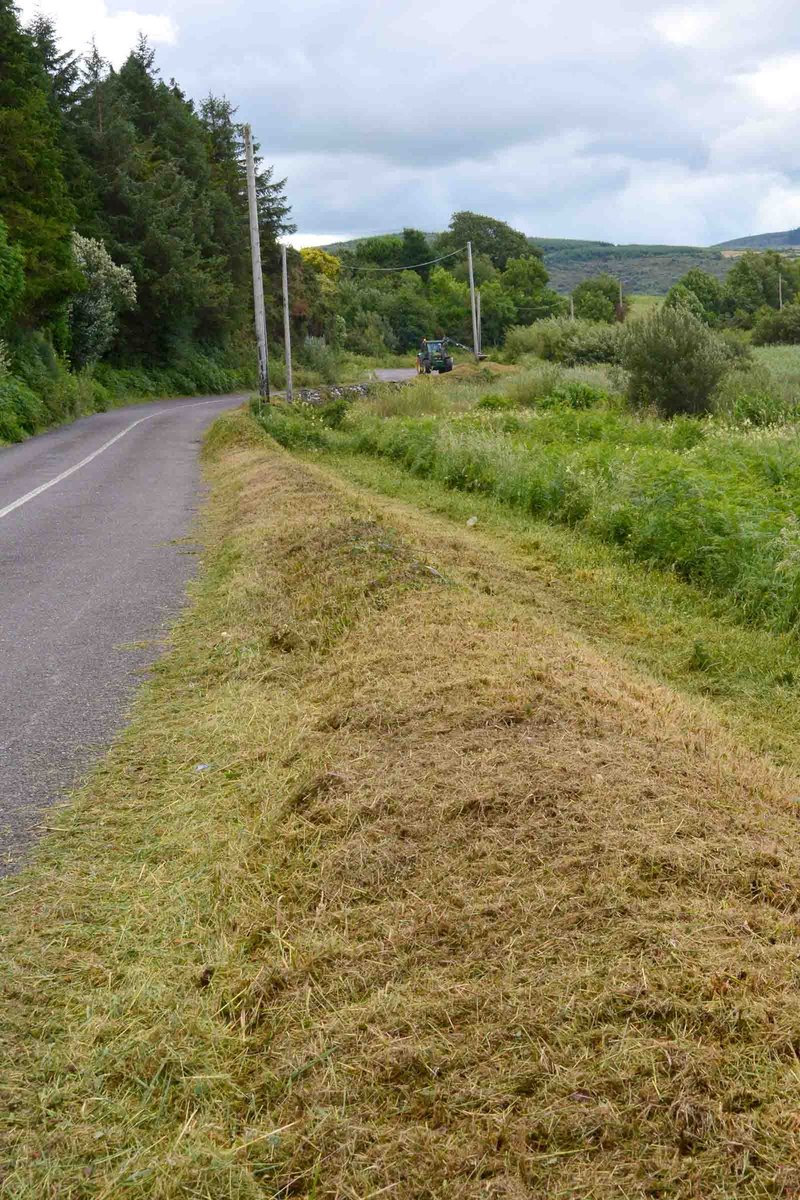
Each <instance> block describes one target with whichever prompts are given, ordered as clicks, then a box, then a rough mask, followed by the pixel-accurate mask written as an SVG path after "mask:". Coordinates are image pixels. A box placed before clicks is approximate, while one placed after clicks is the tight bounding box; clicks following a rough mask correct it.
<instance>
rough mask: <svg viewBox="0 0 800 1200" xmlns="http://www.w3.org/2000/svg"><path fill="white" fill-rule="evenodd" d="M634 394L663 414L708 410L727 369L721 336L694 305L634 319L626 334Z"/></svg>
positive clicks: (636, 401)
mask: <svg viewBox="0 0 800 1200" xmlns="http://www.w3.org/2000/svg"><path fill="white" fill-rule="evenodd" d="M621 350H622V365H623V366H624V367H625V368H626V370H627V371H628V372H629V375H630V379H629V384H628V398H629V400H630V402H631V403H632V404H633V405H635V406H643V405H652V406H653V407H654V408H655V409H656V410H657V411H658V412H659V413H660V414H661V415H662V416H666V417H672V416H674V415H675V414H676V413H694V414H698V413H705V412H708V411H709V410H710V408H711V406H712V396H713V393H714V389H715V388H716V386H717V384H718V383H719V381H720V379H721V378H722V376H723V375H724V373H725V370H726V354H725V352H724V349H723V346H722V343H721V342H720V340H719V338H717V337H715V336H714V334H713V333H711V331H710V330H709V329H708V327H707V326H706V325H704V324H703V322H702V321H700V320H699V319H698V318H697V317H695V316H693V314H692V313H691V312H689V311H688V309H686V308H684V307H682V306H678V307H675V308H669V307H667V306H666V305H665V306H664V307H663V308H661V309H658V310H657V311H656V312H654V313H653V314H651V315H650V316H649V317H645V318H644V319H643V320H641V321H637V322H635V323H633V324H631V325H629V326H628V327H627V328H626V329H625V331H624V335H623V339H622V346H621Z"/></svg>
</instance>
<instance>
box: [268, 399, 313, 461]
mask: <svg viewBox="0 0 800 1200" xmlns="http://www.w3.org/2000/svg"><path fill="white" fill-rule="evenodd" d="M260 421H261V424H262V425H263V426H264V428H265V429H266V431H267V433H268V434H270V436H271V437H274V438H275V441H276V442H280V444H281V445H282V446H286V448H287V449H288V450H301V449H302V450H310V449H315V448H318V447H321V446H325V445H326V444H327V440H328V432H327V428H326V426H325V425H324V423H323V421H322V420H321V418H320V415H319V409H317V408H313V407H312V406H311V405H308V404H307V405H301V404H298V405H296V406H293V407H291V408H288V407H285V406H283V405H277V404H270V405H268V406H267V408H266V409H265V410H264V412H263V414H262V416H261V417H260Z"/></svg>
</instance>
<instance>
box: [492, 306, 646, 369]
mask: <svg viewBox="0 0 800 1200" xmlns="http://www.w3.org/2000/svg"><path fill="white" fill-rule="evenodd" d="M621 328H622V327H621V326H620V325H618V324H614V325H606V324H603V323H601V322H598V321H580V320H576V321H570V320H569V319H568V318H566V317H552V318H550V319H549V320H546V321H536V322H535V323H534V324H533V325H527V326H524V325H515V326H514V327H513V328H511V329H509V331H508V333H507V334H506V342H505V347H506V357H507V358H509V359H510V360H511V361H512V362H518V361H519V359H520V358H521V357H522V356H523V355H525V354H536V355H537V356H538V357H539V358H543V359H545V360H546V361H548V362H556V363H562V364H563V365H564V366H568V367H572V366H578V365H580V364H591V363H611V362H617V361H618V359H619V344H620V333H621Z"/></svg>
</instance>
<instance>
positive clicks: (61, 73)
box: [0, 0, 293, 440]
mask: <svg viewBox="0 0 800 1200" xmlns="http://www.w3.org/2000/svg"><path fill="white" fill-rule="evenodd" d="M0 148H1V150H0V153H1V156H2V157H1V160H0V161H1V163H2V165H1V166H0V339H1V340H0V440H2V439H3V438H5V439H6V440H8V439H14V438H16V437H18V436H20V434H24V433H27V432H33V431H34V430H36V429H38V428H40V427H42V426H44V425H47V424H50V423H52V422H54V421H58V420H62V419H65V418H67V417H69V416H71V415H74V414H75V413H76V412H80V411H88V410H91V409H96V408H102V407H105V406H106V405H108V404H109V403H113V402H115V401H116V400H117V399H118V398H120V397H121V396H125V395H131V396H133V395H137V394H169V393H173V394H175V393H178V394H180V393H187V392H192V391H200V390H204V391H218V390H224V389H226V388H230V387H234V386H237V385H238V386H241V385H243V384H247V383H249V382H250V376H251V374H252V354H251V351H250V343H251V340H252V339H251V338H250V335H249V329H250V327H251V317H250V311H251V303H252V293H251V283H250V261H249V242H248V235H247V202H246V191H245V188H244V185H243V171H242V157H243V150H242V136H241V129H240V126H239V125H238V124H237V121H236V112H235V110H234V108H233V107H232V105H231V104H230V103H229V102H228V101H227V100H226V99H225V98H222V97H215V96H208V97H207V98H206V99H205V100H203V102H202V103H201V104H200V105H199V106H197V107H196V106H195V104H194V103H193V102H192V101H191V100H189V99H187V97H186V96H185V95H184V94H183V93H182V91H181V90H180V88H179V86H178V85H177V83H175V81H174V80H173V81H170V82H169V83H167V82H165V81H164V80H163V79H161V77H160V75H159V72H158V69H157V66H156V64H155V61H154V55H153V51H152V50H151V49H150V47H149V46H148V44H147V42H146V41H145V40H144V39H140V40H139V43H138V44H137V45H136V47H135V48H134V49H133V50H132V51H131V53H130V55H129V56H128V58H127V60H126V61H125V62H124V63H123V65H122V66H121V67H120V68H119V70H114V69H112V67H111V66H110V65H109V64H108V63H107V62H105V61H104V60H103V58H102V57H101V56H100V54H99V53H98V51H97V50H96V49H93V50H92V51H91V53H89V54H88V55H87V56H85V57H79V56H78V55H76V54H75V53H73V52H71V51H69V50H64V49H62V48H61V47H60V45H59V42H58V39H57V36H56V32H55V28H54V24H53V22H52V21H51V20H50V19H49V18H47V17H44V16H37V17H36V18H35V19H34V20H33V22H32V23H31V24H30V25H29V26H27V27H23V26H22V25H21V23H20V20H19V16H18V13H17V11H16V9H15V7H14V5H13V4H12V3H11V2H10V0H0ZM258 200H259V221H260V226H261V239H262V248H263V256H264V275H265V279H266V280H267V281H268V283H267V287H268V290H269V291H270V295H269V297H268V299H269V301H270V305H271V308H272V309H273V315H275V316H276V315H277V313H278V312H279V308H278V296H277V294H276V292H275V288H276V287H277V285H278V280H279V272H278V270H277V269H276V268H277V263H278V251H277V239H278V237H279V236H280V235H281V234H283V233H286V232H289V231H291V230H292V229H293V227H292V225H291V223H290V210H289V205H288V202H287V200H286V195H285V187H284V182H282V181H277V180H275V179H273V177H272V172H271V170H270V169H269V168H265V167H264V166H263V165H262V164H261V163H259V174H258Z"/></svg>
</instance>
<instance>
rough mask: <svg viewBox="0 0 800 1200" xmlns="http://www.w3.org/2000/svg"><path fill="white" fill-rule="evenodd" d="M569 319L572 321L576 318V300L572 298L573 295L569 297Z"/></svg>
mask: <svg viewBox="0 0 800 1200" xmlns="http://www.w3.org/2000/svg"><path fill="white" fill-rule="evenodd" d="M569 319H570V321H574V320H575V301H574V300H573V299H572V296H570V298H569Z"/></svg>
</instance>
